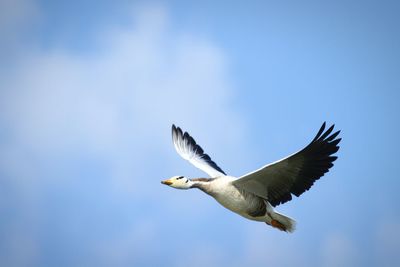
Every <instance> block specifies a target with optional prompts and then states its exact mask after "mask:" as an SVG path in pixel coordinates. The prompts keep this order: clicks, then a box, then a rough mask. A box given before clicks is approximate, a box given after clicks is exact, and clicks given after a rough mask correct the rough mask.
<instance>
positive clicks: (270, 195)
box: [162, 122, 341, 232]
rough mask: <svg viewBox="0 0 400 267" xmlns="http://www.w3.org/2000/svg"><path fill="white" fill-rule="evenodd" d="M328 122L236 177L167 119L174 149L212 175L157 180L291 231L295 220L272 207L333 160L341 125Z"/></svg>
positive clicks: (308, 183) (306, 186)
mask: <svg viewBox="0 0 400 267" xmlns="http://www.w3.org/2000/svg"><path fill="white" fill-rule="evenodd" d="M333 127H334V125H332V126H331V127H330V128H329V129H328V130H326V131H325V132H324V130H325V122H324V123H323V124H322V126H321V128H320V129H319V131H318V133H317V135H316V136H315V138H314V139H313V140H312V141H311V143H310V144H309V145H308V146H306V147H305V148H304V149H302V150H300V151H299V152H297V153H295V154H293V155H290V156H288V157H286V158H284V159H281V160H279V161H277V162H274V163H271V164H268V165H266V166H264V167H262V168H260V169H258V170H256V171H253V172H251V173H248V174H246V175H243V176H242V177H239V178H235V177H232V176H229V175H226V174H225V172H224V171H223V170H222V169H221V168H220V167H218V165H217V164H216V163H215V162H214V161H212V160H211V158H210V156H208V155H207V154H206V153H204V151H203V149H202V148H201V147H200V146H199V145H198V144H196V142H195V140H194V139H193V138H192V137H191V136H190V135H189V134H188V133H187V132H185V133H183V132H182V130H181V129H180V128H179V127H175V125H172V140H173V143H174V146H175V149H176V151H177V152H178V154H179V155H181V157H183V158H184V159H186V160H188V161H189V162H190V163H192V164H193V165H194V166H196V167H197V168H199V169H201V170H203V171H204V172H206V173H207V174H208V175H209V176H210V177H211V178H195V179H188V178H186V177H184V176H174V177H172V178H170V179H167V180H164V181H162V183H163V184H166V185H169V186H171V187H174V188H178V189H189V188H199V189H200V190H202V191H204V192H205V193H207V194H209V195H210V196H212V197H214V198H215V199H216V200H217V201H218V202H219V203H220V204H221V205H222V206H224V207H225V208H227V209H229V210H231V211H233V212H235V213H237V214H239V215H241V216H243V217H245V218H247V219H250V220H254V221H260V222H265V223H266V224H268V225H271V226H273V227H275V228H277V229H279V230H282V231H286V232H293V231H294V229H295V221H294V220H293V219H291V218H289V217H287V216H285V215H282V214H279V213H278V212H276V211H275V210H274V208H273V207H276V206H277V205H279V204H283V203H285V202H287V201H289V200H291V199H292V195H295V196H297V197H298V196H300V195H301V194H302V193H304V192H305V191H307V190H308V189H310V187H311V186H312V185H313V184H314V182H315V181H316V180H318V179H319V178H320V177H321V176H323V175H324V174H325V173H326V172H328V171H329V168H331V167H332V166H333V162H334V161H335V160H336V159H337V157H336V156H332V155H333V154H335V153H336V152H337V151H338V150H339V146H338V144H339V142H340V140H341V138H336V137H337V136H338V135H339V132H340V131H337V132H335V133H333V134H331V133H332V131H333Z"/></svg>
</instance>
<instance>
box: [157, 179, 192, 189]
mask: <svg viewBox="0 0 400 267" xmlns="http://www.w3.org/2000/svg"><path fill="white" fill-rule="evenodd" d="M161 183H162V184H166V185H169V186H171V187H174V188H178V189H189V188H190V187H191V186H192V182H191V181H190V180H189V179H188V178H186V177H185V176H173V177H171V178H169V179H167V180H164V181H161Z"/></svg>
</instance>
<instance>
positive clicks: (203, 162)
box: [172, 125, 226, 178]
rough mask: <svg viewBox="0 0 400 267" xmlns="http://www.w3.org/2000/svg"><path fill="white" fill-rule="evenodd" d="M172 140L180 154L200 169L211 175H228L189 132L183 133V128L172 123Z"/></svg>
mask: <svg viewBox="0 0 400 267" xmlns="http://www.w3.org/2000/svg"><path fill="white" fill-rule="evenodd" d="M172 142H173V143H174V147H175V149H176V151H177V152H178V154H179V155H180V156H181V157H182V158H184V159H186V160H188V161H189V162H190V163H192V164H193V165H194V166H196V167H197V168H199V169H200V170H202V171H204V172H206V173H207V174H208V175H209V176H210V177H213V178H215V177H219V176H224V175H226V174H225V172H224V171H223V170H222V169H221V168H220V167H218V165H217V164H216V163H215V162H214V161H212V160H211V158H210V156H209V155H207V154H206V153H204V151H203V149H202V148H201V147H200V146H199V145H198V144H196V141H194V139H193V137H191V136H190V135H189V134H188V133H187V132H185V133H183V132H182V130H181V128H179V127H176V126H175V125H172Z"/></svg>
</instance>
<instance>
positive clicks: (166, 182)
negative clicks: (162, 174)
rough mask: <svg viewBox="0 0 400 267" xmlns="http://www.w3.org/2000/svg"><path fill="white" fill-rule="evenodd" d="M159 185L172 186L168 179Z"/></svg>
mask: <svg viewBox="0 0 400 267" xmlns="http://www.w3.org/2000/svg"><path fill="white" fill-rule="evenodd" d="M161 183H162V184H166V185H171V184H172V182H171V181H170V180H169V179H167V180H164V181H161Z"/></svg>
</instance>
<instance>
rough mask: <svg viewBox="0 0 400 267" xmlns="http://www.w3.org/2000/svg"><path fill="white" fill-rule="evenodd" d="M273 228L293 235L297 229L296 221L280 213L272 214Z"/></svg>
mask: <svg viewBox="0 0 400 267" xmlns="http://www.w3.org/2000/svg"><path fill="white" fill-rule="evenodd" d="M271 217H272V220H271V226H273V227H275V228H277V229H279V230H281V231H285V232H289V233H292V232H293V231H294V230H295V229H296V221H295V220H293V219H291V218H289V217H287V216H285V215H283V214H280V213H278V212H275V211H274V212H273V213H271Z"/></svg>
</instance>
